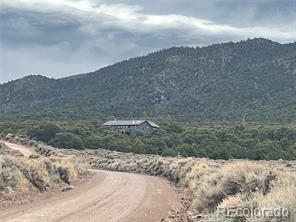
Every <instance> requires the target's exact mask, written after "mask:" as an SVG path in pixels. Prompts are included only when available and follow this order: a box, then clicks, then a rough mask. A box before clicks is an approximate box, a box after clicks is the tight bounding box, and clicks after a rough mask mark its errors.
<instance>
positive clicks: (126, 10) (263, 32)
mask: <svg viewBox="0 0 296 222" xmlns="http://www.w3.org/2000/svg"><path fill="white" fill-rule="evenodd" d="M1 5H2V7H11V8H16V9H19V10H30V11H36V12H41V13H48V12H50V13H56V14H59V13H60V14H61V15H67V16H69V17H73V18H75V19H78V21H79V22H80V23H81V24H80V25H81V26H82V27H81V31H82V32H84V33H88V34H90V35H96V33H97V32H100V30H101V29H102V28H116V29H122V30H125V31H128V32H134V33H153V32H155V31H158V32H160V31H168V30H170V31H171V32H175V34H177V33H179V31H181V32H187V33H189V34H190V35H191V36H192V37H194V35H196V36H199V35H201V34H203V35H206V36H211V35H221V36H222V35H227V36H233V37H235V38H251V37H258V36H260V37H265V38H270V39H274V40H277V41H281V42H287V41H293V40H295V38H296V30H291V29H290V30H289V29H286V30H285V29H280V28H278V27H276V26H275V27H274V28H271V27H264V26H263V27H261V26H249V27H248V26H247V27H235V26H231V25H228V24H218V23H215V22H213V21H211V20H206V19H199V18H196V17H189V16H184V15H178V14H166V15H164V14H161V15H158V14H149V13H145V12H144V10H143V8H141V7H139V6H134V5H126V4H104V3H97V2H96V1H93V0H42V1H40V0H2V3H1Z"/></svg>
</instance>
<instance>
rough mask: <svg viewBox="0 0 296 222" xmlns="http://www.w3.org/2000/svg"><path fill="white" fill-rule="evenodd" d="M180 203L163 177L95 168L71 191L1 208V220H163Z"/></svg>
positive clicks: (144, 221)
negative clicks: (14, 206)
mask: <svg viewBox="0 0 296 222" xmlns="http://www.w3.org/2000/svg"><path fill="white" fill-rule="evenodd" d="M8 145H9V144H8ZM178 207H180V205H179V200H178V197H177V195H176V193H175V191H174V189H173V188H172V187H171V186H170V185H169V184H168V182H167V181H165V180H163V179H161V178H158V177H151V176H145V175H137V174H131V173H120V172H109V171H94V176H93V177H92V178H91V179H90V180H89V181H88V182H86V183H84V184H81V185H79V186H77V187H75V189H73V190H71V191H68V192H65V193H60V194H56V195H54V196H53V197H51V198H49V199H46V200H42V201H39V202H38V201H37V202H34V203H32V204H28V205H24V206H22V207H20V208H18V209H9V210H2V211H1V210H0V221H1V222H111V221H112V222H154V221H157V222H159V221H160V220H161V219H162V218H164V217H165V216H166V215H167V213H168V211H169V210H170V209H177V208H178Z"/></svg>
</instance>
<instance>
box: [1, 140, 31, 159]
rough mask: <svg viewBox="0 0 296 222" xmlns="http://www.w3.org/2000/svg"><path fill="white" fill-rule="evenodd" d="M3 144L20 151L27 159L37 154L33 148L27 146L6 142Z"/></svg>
mask: <svg viewBox="0 0 296 222" xmlns="http://www.w3.org/2000/svg"><path fill="white" fill-rule="evenodd" d="M2 142H3V143H4V144H5V145H6V146H7V147H9V148H10V149H12V150H16V151H19V152H20V153H22V154H23V155H24V156H25V157H29V156H30V155H33V154H36V153H35V152H34V150H33V149H32V148H31V147H27V146H24V145H20V144H16V143H9V142H5V141H2Z"/></svg>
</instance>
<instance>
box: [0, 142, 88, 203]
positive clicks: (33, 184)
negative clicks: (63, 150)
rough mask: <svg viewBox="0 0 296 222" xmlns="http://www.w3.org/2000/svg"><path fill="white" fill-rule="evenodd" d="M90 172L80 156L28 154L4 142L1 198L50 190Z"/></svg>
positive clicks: (0, 158) (1, 146) (0, 146)
mask: <svg viewBox="0 0 296 222" xmlns="http://www.w3.org/2000/svg"><path fill="white" fill-rule="evenodd" d="M86 173H87V168H86V166H85V165H84V164H83V163H81V162H80V161H79V160H78V158H76V157H41V156H40V157H38V156H37V155H36V156H31V157H29V158H27V157H24V156H23V155H22V154H21V153H19V152H17V151H12V150H10V149H9V148H8V147H6V146H5V144H4V143H0V199H1V197H3V198H4V196H7V195H9V194H11V193H13V192H30V191H36V190H37V191H41V192H43V191H46V190H49V189H51V187H52V186H55V185H58V184H60V185H62V184H65V185H70V184H72V183H73V182H74V181H76V180H77V179H78V178H79V177H81V176H82V175H84V174H86Z"/></svg>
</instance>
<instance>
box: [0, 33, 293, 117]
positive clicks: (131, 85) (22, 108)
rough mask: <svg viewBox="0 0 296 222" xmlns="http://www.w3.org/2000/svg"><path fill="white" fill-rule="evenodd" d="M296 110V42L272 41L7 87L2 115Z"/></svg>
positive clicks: (164, 55) (160, 55)
mask: <svg viewBox="0 0 296 222" xmlns="http://www.w3.org/2000/svg"><path fill="white" fill-rule="evenodd" d="M295 110H296V43H291V44H279V43H276V42H272V41H270V40H265V39H252V40H247V41H241V42H238V43H232V42H229V43H224V44H215V45H211V46H207V47H202V48H199V47H197V48H189V47H177V48H176V47H175V48H170V49H165V50H161V51H159V52H155V53H152V54H149V55H147V56H144V57H138V58H134V59H129V60H126V61H123V62H120V63H116V64H114V65H112V66H108V67H105V68H102V69H100V70H98V71H95V72H92V73H88V74H84V75H77V76H72V77H68V78H62V79H49V78H46V77H43V76H28V77H26V78H23V79H19V80H16V81H12V82H9V83H5V84H2V85H0V112H1V119H7V118H16V117H20V118H24V117H27V118H28V117H30V118H43V119H44V118H47V119H53V118H54V119H93V118H107V117H111V116H116V117H122V118H131V117H135V118H136V117H154V118H155V117H157V118H166V119H176V120H186V121H187V120H190V121H191V120H193V121H239V122H240V121H242V120H243V119H245V120H246V121H271V122H291V121H295V120H296V111H295Z"/></svg>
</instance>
